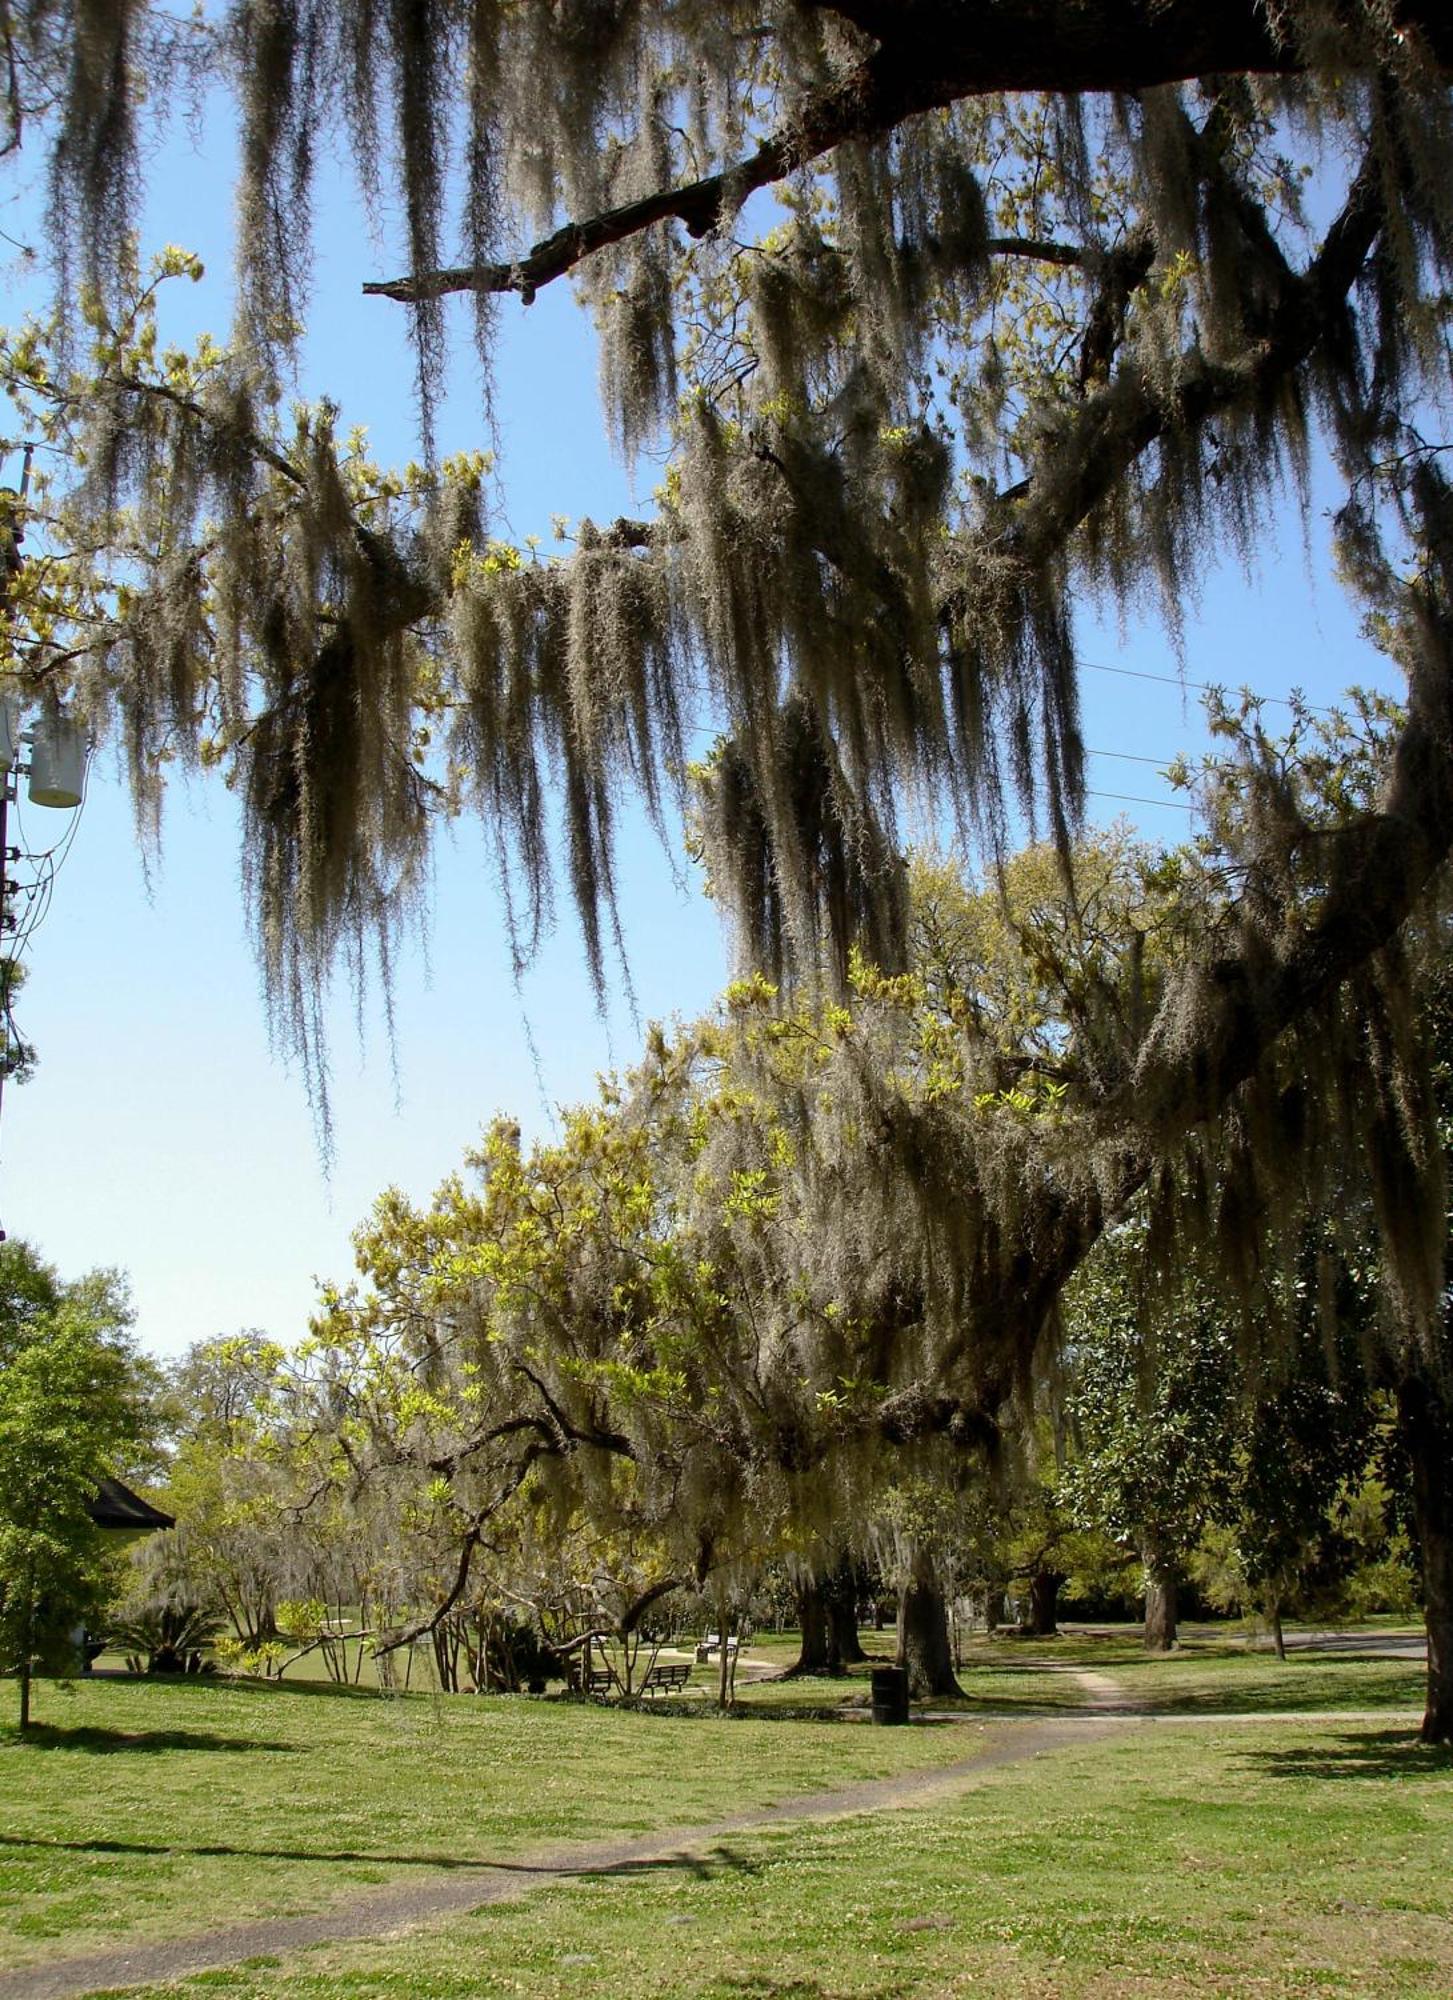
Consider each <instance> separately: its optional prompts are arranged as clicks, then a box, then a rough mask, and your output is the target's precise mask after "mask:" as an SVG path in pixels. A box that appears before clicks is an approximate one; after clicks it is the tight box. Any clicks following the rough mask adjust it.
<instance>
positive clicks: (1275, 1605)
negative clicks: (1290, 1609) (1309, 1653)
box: [1267, 1597, 1287, 1660]
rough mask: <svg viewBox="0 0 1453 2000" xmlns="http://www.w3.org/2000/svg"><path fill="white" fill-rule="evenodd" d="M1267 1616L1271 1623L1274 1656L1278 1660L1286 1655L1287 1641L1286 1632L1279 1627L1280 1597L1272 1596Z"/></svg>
mask: <svg viewBox="0 0 1453 2000" xmlns="http://www.w3.org/2000/svg"><path fill="white" fill-rule="evenodd" d="M1267 1618H1268V1620H1269V1622H1270V1625H1271V1643H1272V1645H1273V1646H1274V1647H1275V1648H1276V1656H1277V1658H1278V1659H1279V1660H1284V1659H1285V1658H1286V1656H1287V1641H1286V1634H1285V1632H1283V1631H1282V1629H1281V1599H1280V1598H1279V1597H1274V1598H1273V1599H1272V1600H1271V1608H1270V1610H1269V1611H1268V1612H1267Z"/></svg>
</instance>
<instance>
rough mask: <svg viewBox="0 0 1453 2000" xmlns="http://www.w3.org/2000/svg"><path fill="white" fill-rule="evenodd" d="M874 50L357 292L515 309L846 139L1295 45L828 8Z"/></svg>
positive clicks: (723, 210) (1031, 10)
mask: <svg viewBox="0 0 1453 2000" xmlns="http://www.w3.org/2000/svg"><path fill="white" fill-rule="evenodd" d="M829 11H834V12H837V13H840V14H843V15H844V17H845V18H849V19H851V20H852V21H853V22H854V23H855V25H857V26H858V27H859V28H861V29H863V31H864V32H865V33H867V34H871V35H872V36H874V37H875V38H876V39H877V42H878V46H877V48H876V49H875V50H874V51H873V52H872V54H871V55H869V56H868V57H867V58H866V59H865V60H864V61H863V62H862V63H860V64H859V65H858V66H857V67H856V68H855V69H853V70H852V71H851V72H849V74H848V75H847V76H846V77H845V78H844V79H843V80H842V81H841V82H840V83H838V84H836V85H834V86H833V87H832V88H830V89H827V90H823V91H818V92H814V93H813V94H812V95H810V96H809V97H807V98H805V99H804V101H803V102H802V104H801V105H800V106H799V107H798V108H797V109H796V111H795V112H794V114H793V115H792V116H791V117H790V118H789V119H788V120H787V122H786V123H784V124H783V125H782V126H781V127H779V129H778V130H777V131H776V132H774V133H773V134H772V135H771V136H770V137H769V138H767V139H765V140H763V142H762V144H761V145H760V146H758V148H757V150H756V151H755V152H754V153H751V154H749V155H748V156H747V157H746V158H744V159H741V160H738V161H736V162H735V163H734V164H733V165H731V166H729V167H724V168H722V169H721V170H720V171H719V172H717V173H714V174H708V175H705V176H704V177H702V178H701V179H698V180H694V181H690V182H687V183H684V184H683V185H681V186H679V187H674V188H662V189H659V190H658V191H657V192H655V193H653V194H650V195H646V196H644V197H642V198H641V199H640V200H637V201H631V202H625V203H623V204H621V205H620V206H619V207H616V208H610V209H606V210H603V211H602V212H601V213H600V214H598V215H594V216H588V217H584V218H582V219H580V220H578V221H573V222H567V223H565V224H564V225H563V226H562V227H561V228H560V229H557V230H556V231H555V233H554V234H553V235H552V236H547V237H546V238H544V239H543V241H541V242H539V243H537V244H536V245H535V246H534V248H533V249H531V250H530V251H528V252H527V253H526V254H525V255H524V256H523V257H521V258H519V259H517V260H514V261H512V262H505V263H496V264H483V265H457V266H453V267H451V268H448V269H442V270H435V271H422V272H414V273H412V274H410V275H408V276H406V277H401V278H390V279H382V280H377V281H374V282H372V283H368V284H365V285H364V287H363V290H364V293H365V295H367V296H369V297H375V298H389V299H396V300H399V301H400V302H402V303H405V304H417V303H419V302H421V301H423V300H428V299H437V298H441V297H443V296H444V295H445V294H446V293H450V292H518V293H520V295H521V297H522V298H523V299H524V300H525V302H526V303H527V304H528V303H529V301H530V300H531V299H533V297H534V296H535V294H536V292H537V291H538V290H539V289H540V287H541V286H542V285H547V284H550V283H551V282H552V281H553V280H554V279H556V278H559V277H562V276H564V275H565V273H566V272H568V271H571V270H574V269H575V267H576V266H577V265H579V264H581V263H583V262H584V261H585V260H586V259H587V258H588V257H591V256H593V255H594V254H595V253H596V252H597V251H599V250H603V249H606V248H608V247H609V246H610V245H612V244H615V243H622V242H625V241H626V240H627V239H628V238H630V237H632V236H635V235H638V234H639V233H640V232H641V231H642V230H645V229H650V228H652V227H654V225H655V224H657V223H659V222H666V221H676V222H681V223H683V224H684V225H685V226H686V229H687V231H688V232H689V233H690V234H691V235H692V236H705V235H708V234H709V233H710V232H711V231H712V230H713V229H715V228H716V227H717V226H718V224H719V223H720V222H721V221H722V219H723V217H724V216H727V215H729V214H731V213H733V212H734V211H735V210H736V209H738V208H739V207H740V206H741V204H742V203H743V202H744V201H745V200H746V199H747V197H748V196H749V195H751V194H754V193H755V192H756V191H757V190H758V189H759V188H764V187H770V186H771V185H772V184H773V183H774V182H777V181H779V180H782V179H783V178H785V176H786V175H788V174H789V173H792V172H793V171H795V170H796V169H797V168H799V167H803V166H806V165H808V164H809V163H810V162H811V161H813V160H815V159H819V158H821V157H822V155H823V154H824V153H828V152H831V151H832V150H833V148H834V147H836V146H840V145H844V144H846V143H847V142H849V141H851V140H864V139H877V138H882V137H883V136H884V135H885V134H887V133H889V132H891V131H892V130H893V129H894V128H895V127H896V126H898V125H900V124H901V123H902V122H903V121H904V119H906V118H911V117H913V116H915V115H917V114H918V113H920V112H924V111H932V110H941V109H943V108H945V107H946V106H948V105H951V104H956V103H958V102H960V101H961V100H963V99H966V98H971V97H981V96H990V95H994V94H997V93H999V92H1004V91H1053V92H1056V93H1059V94H1069V95H1074V94H1077V93H1080V92H1097V91H1116V92H1122V93H1124V92H1133V91H1137V90H1146V89H1151V88H1154V87H1155V86H1157V85H1160V84H1168V83H1181V82H1185V81H1187V80H1189V79H1191V78H1193V77H1204V76H1216V75H1228V74H1242V75H1245V74H1261V75H1270V74H1284V75H1288V74H1296V73H1298V72H1299V71H1300V70H1301V68H1302V67H1303V63H1302V58H1301V55H1300V52H1299V51H1298V50H1297V49H1296V48H1295V47H1294V46H1293V45H1292V44H1291V43H1290V42H1288V41H1285V40H1279V39H1278V38H1277V37H1276V36H1275V35H1274V34H1273V33H1272V30H1271V28H1270V26H1269V24H1268V22H1267V18H1266V10H1265V8H1264V7H1262V6H1261V5H1259V4H1257V0H1220V4H1218V5H1216V6H1214V7H1208V6H1206V5H1204V4H1203V0H1159V4H1158V0H1098V3H1097V4H1096V3H1095V0H1022V4H1017V5H1015V6H1013V7H1005V6H1002V5H999V4H994V0H969V4H952V0H904V4H902V5H892V6H883V5H877V6H875V5H864V6H856V7H851V6H848V7H838V8H834V9H831V10H829ZM1394 12H1395V16H1396V23H1397V25H1398V26H1399V27H1400V28H1403V29H1405V30H1414V31H1416V32H1417V33H1418V34H1419V35H1420V36H1421V37H1422V38H1423V40H1424V41H1425V43H1426V45H1427V47H1428V48H1429V50H1430V51H1431V53H1432V54H1433V56H1434V57H1435V59H1436V60H1437V61H1438V62H1439V63H1440V64H1441V65H1442V66H1444V67H1445V68H1453V14H1450V12H1449V10H1448V9H1446V7H1445V6H1444V5H1443V4H1441V0H1403V4H1402V5H1401V6H1399V7H1396V8H1395V10H1394ZM989 248H990V250H991V251H997V252H999V253H1000V254H1004V255H1016V256H1043V257H1046V258H1047V259H1048V261H1050V262H1068V261H1072V260H1076V259H1077V253H1074V252H1072V251H1070V249H1069V246H1067V245H1055V244H1041V245H1037V246H1034V245H1031V244H1029V243H1027V242H1026V241H1025V240H1024V239H1021V238H1011V237H1002V238H998V239H995V241H994V242H992V243H991V244H990V245H989Z"/></svg>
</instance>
